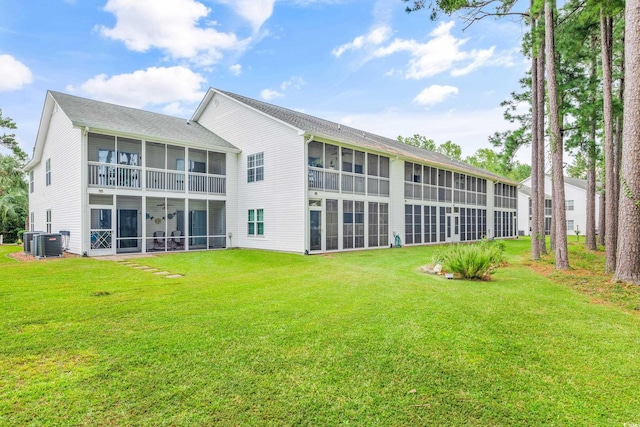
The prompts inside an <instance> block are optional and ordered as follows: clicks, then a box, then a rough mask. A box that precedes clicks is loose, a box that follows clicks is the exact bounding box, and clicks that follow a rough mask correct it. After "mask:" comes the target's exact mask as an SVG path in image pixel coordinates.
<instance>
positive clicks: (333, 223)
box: [325, 199, 338, 251]
mask: <svg viewBox="0 0 640 427" xmlns="http://www.w3.org/2000/svg"><path fill="white" fill-rule="evenodd" d="M326 217H327V227H326V228H327V231H326V242H325V246H326V248H327V250H328V251H335V250H338V201H337V200H331V199H327V203H326Z"/></svg>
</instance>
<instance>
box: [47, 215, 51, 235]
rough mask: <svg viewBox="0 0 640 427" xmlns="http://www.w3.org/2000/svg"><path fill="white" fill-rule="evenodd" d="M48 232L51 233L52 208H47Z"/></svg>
mask: <svg viewBox="0 0 640 427" xmlns="http://www.w3.org/2000/svg"><path fill="white" fill-rule="evenodd" d="M47 233H51V209H47Z"/></svg>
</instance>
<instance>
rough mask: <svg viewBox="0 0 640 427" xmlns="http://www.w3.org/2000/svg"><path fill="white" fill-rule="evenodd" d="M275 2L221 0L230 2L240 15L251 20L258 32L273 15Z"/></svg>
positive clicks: (225, 2) (262, 0) (263, 0)
mask: <svg viewBox="0 0 640 427" xmlns="http://www.w3.org/2000/svg"><path fill="white" fill-rule="evenodd" d="M275 2H276V1H275V0H221V3H224V4H228V5H229V6H231V8H232V9H233V10H234V11H235V12H236V13H237V14H238V15H240V16H242V17H243V18H244V19H246V20H247V21H249V22H250V23H251V26H252V27H253V31H254V32H257V31H258V30H259V29H260V27H262V24H264V23H265V22H266V21H267V19H269V18H270V17H271V15H272V14H273V4H274V3H275Z"/></svg>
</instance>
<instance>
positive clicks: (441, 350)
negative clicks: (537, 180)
mask: <svg viewBox="0 0 640 427" xmlns="http://www.w3.org/2000/svg"><path fill="white" fill-rule="evenodd" d="M529 245H530V241H529V240H526V239H522V240H517V241H511V242H508V243H507V250H508V259H509V262H510V266H508V267H506V268H502V269H499V270H498V271H497V272H496V273H495V275H494V279H493V281H491V282H465V281H460V280H455V281H451V280H449V281H447V280H445V279H443V278H441V277H433V276H426V275H424V274H422V273H420V271H419V267H420V266H422V265H424V264H427V263H428V262H429V260H430V259H431V257H432V254H433V253H434V252H435V251H436V250H437V249H436V248H434V247H413V248H402V249H383V250H376V251H363V252H352V253H341V254H333V255H330V256H300V255H292V254H283V253H271V252H260V251H250V250H227V251H213V252H198V253H182V254H172V255H165V256H159V257H154V258H140V259H137V260H136V262H138V263H141V264H144V265H149V266H153V267H155V268H159V269H161V270H166V271H170V272H172V273H178V274H182V275H184V277H181V278H173V279H170V278H166V277H161V276H158V275H154V274H153V273H151V272H146V271H140V270H136V269H134V268H133V267H132V266H127V265H123V264H122V263H117V262H112V261H100V260H94V259H87V258H67V259H52V260H42V261H38V262H31V263H25V262H18V261H15V260H13V259H11V258H9V257H7V256H6V255H7V253H8V252H10V251H15V250H17V249H18V248H17V247H8V246H4V247H0V313H1V317H0V425H9V426H14V425H15V426H26V425H33V426H40V425H101V426H104V425H118V426H121V425H216V426H227V425H229V426H232V425H233V426H236V425H243V426H244V425H272V426H287V425H300V426H307V425H308V426H333V425H358V426H376V425H380V426H409V425H410V426H421V425H482V426H486V425H496V426H504V425H531V426H541V425H571V426H575V425H585V426H587V425H588V426H593V425H618V426H622V425H623V424H624V423H628V424H631V423H640V404H639V403H638V402H640V386H639V383H640V379H639V378H640V377H639V373H640V356H639V354H640V353H639V351H640V316H638V315H637V314H636V312H634V310H633V309H627V308H625V306H624V304H623V305H622V306H620V305H615V301H614V302H612V303H604V304H602V303H595V302H602V301H600V300H598V301H596V300H595V299H594V297H593V295H587V294H586V293H585V292H583V290H581V289H579V287H578V286H574V285H573V284H572V283H573V282H572V283H569V284H566V283H560V282H562V280H563V278H562V277H559V278H558V277H555V276H553V275H551V276H547V275H539V274H537V273H535V272H534V271H533V270H532V269H531V268H530V267H529V266H528V265H526V264H528V263H527V262H526V261H525V260H526V255H525V253H526V251H527V250H528V248H529ZM573 254H574V255H575V251H574V252H573ZM541 264H544V262H543V263H541ZM631 292H633V291H631ZM635 295H638V294H635ZM629 298H633V296H632V297H629ZM605 302H606V301H605Z"/></svg>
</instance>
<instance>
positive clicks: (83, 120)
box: [49, 91, 237, 150]
mask: <svg viewBox="0 0 640 427" xmlns="http://www.w3.org/2000/svg"><path fill="white" fill-rule="evenodd" d="M49 93H50V94H51V96H52V97H53V99H54V100H55V101H56V102H57V103H58V105H59V106H60V108H62V110H63V111H64V112H65V114H66V115H67V116H68V117H69V119H71V121H72V122H73V124H74V126H78V127H86V126H88V127H89V129H100V130H109V131H113V132H118V133H126V134H129V135H137V136H140V137H144V138H151V139H161V140H163V141H175V142H184V143H195V144H200V145H210V146H214V147H219V148H228V149H233V150H237V148H236V147H234V146H233V145H231V144H230V143H228V142H227V141H225V140H224V139H222V138H220V137H219V136H218V135H216V134H214V133H213V132H211V131H210V130H208V129H207V128H205V127H204V126H202V125H201V124H200V123H197V122H191V121H189V120H186V119H181V118H178V117H173V116H167V115H165V114H159V113H152V112H150V111H144V110H139V109H137V108H130V107H123V106H121V105H115V104H110V103H107V102H101V101H94V100H91V99H86V98H81V97H79V96H73V95H68V94H66V93H61V92H53V91H49Z"/></svg>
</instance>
